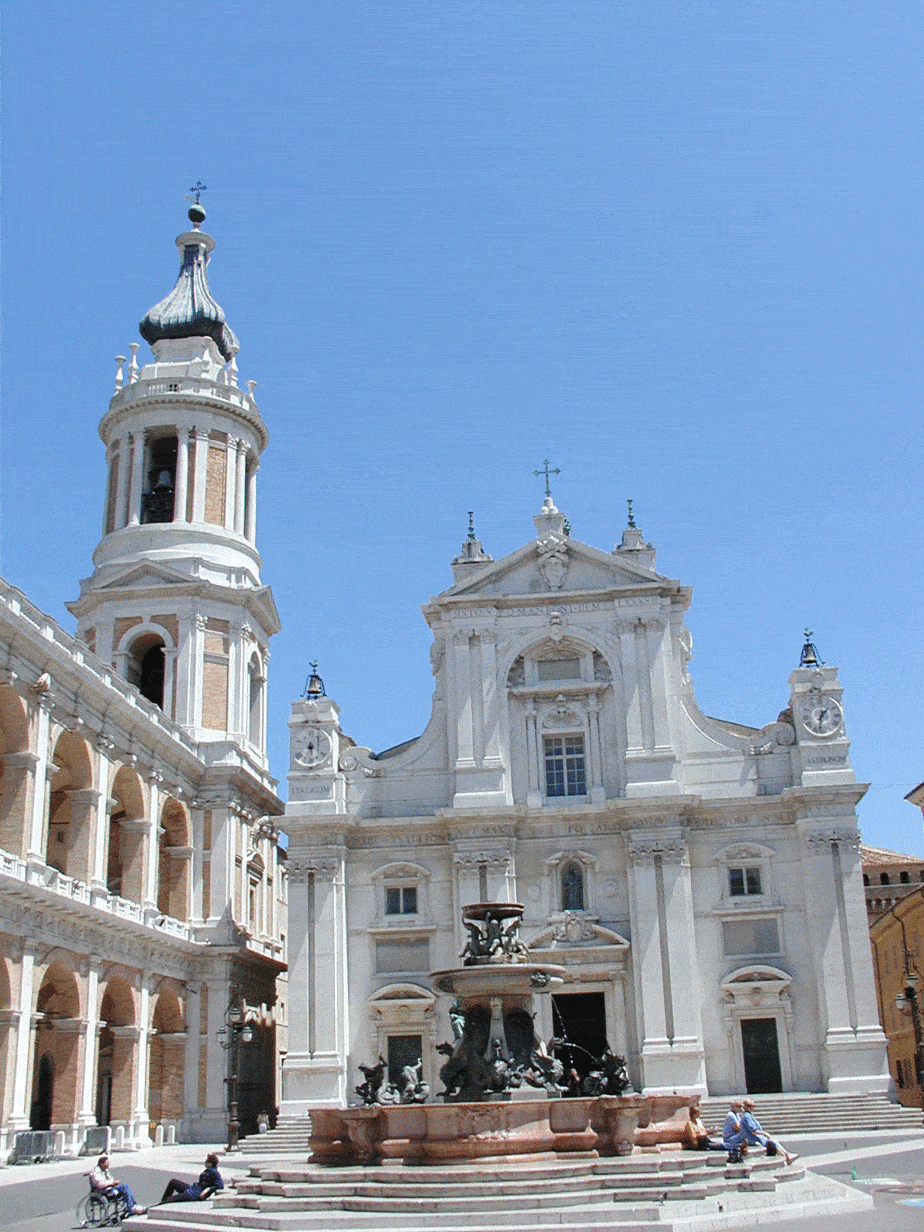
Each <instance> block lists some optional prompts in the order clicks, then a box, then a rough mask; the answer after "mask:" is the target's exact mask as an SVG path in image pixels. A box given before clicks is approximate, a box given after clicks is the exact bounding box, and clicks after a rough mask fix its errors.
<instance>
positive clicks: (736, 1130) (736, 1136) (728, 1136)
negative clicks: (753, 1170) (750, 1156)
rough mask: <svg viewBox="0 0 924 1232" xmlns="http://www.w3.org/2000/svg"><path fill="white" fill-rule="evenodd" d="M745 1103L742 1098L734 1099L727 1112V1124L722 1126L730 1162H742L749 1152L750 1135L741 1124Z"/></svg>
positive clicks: (723, 1138)
mask: <svg viewBox="0 0 924 1232" xmlns="http://www.w3.org/2000/svg"><path fill="white" fill-rule="evenodd" d="M743 1111H744V1105H743V1104H742V1102H741V1100H740V1099H733V1100H732V1101H731V1103H730V1104H729V1106H728V1112H726V1114H725V1124H724V1125H723V1127H722V1145H723V1146H724V1147H725V1150H726V1151H728V1162H729V1163H730V1164H740V1163H742V1162H743V1161H744V1157H745V1155H746V1154H747V1153H748V1136H747V1133H746V1132H745V1130H744V1129H743V1128H742V1125H741V1114H742V1112H743Z"/></svg>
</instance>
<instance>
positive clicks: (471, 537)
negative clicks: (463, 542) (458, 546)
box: [468, 509, 475, 543]
mask: <svg viewBox="0 0 924 1232" xmlns="http://www.w3.org/2000/svg"><path fill="white" fill-rule="evenodd" d="M468 541H469V543H474V542H475V514H474V512H473V511H472V510H471V509H469V511H468Z"/></svg>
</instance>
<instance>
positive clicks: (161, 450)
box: [141, 436, 177, 523]
mask: <svg viewBox="0 0 924 1232" xmlns="http://www.w3.org/2000/svg"><path fill="white" fill-rule="evenodd" d="M176 455H177V438H176V437H175V436H157V437H154V438H153V439H152V440H151V441H149V442H148V464H147V467H146V468H145V490H144V494H143V495H142V497H141V521H142V522H143V523H148V522H172V521H173V498H174V493H175V490H176Z"/></svg>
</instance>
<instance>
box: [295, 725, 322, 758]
mask: <svg viewBox="0 0 924 1232" xmlns="http://www.w3.org/2000/svg"><path fill="white" fill-rule="evenodd" d="M329 754H330V740H329V739H328V737H327V735H326V734H325V733H324V732H323V731H321V729H320V728H318V727H303V728H301V729H300V730H299V731H297V732H295V734H294V735H293V736H292V760H293V761H294V762H295V763H296V764H297V765H299V766H317V765H320V763H321V762H323V761H325V760H326V759H327V757H328V756H329Z"/></svg>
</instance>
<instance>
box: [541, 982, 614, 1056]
mask: <svg viewBox="0 0 924 1232" xmlns="http://www.w3.org/2000/svg"><path fill="white" fill-rule="evenodd" d="M552 1024H553V1027H554V1030H555V1034H556V1035H557V1036H558V1038H559V1039H561V1040H564V1048H559V1049H557V1050H556V1055H557V1057H558V1059H559V1060H560V1061H561V1062H562V1064H563V1065H564V1066H565V1068H566V1069H576V1070H577V1072H578V1073H579V1074H580V1075H581V1077H583V1076H584V1075H585V1074H589V1073H590V1071H591V1070H592V1069H595V1068H596V1066H595V1064H594V1062H595V1061H596V1059H597V1058H598V1057H600V1056H602V1054H603V1051H604V1049H605V1048H606V1047H607V1040H606V1006H605V1004H604V1000H603V993H602V992H577V993H559V994H558V995H557V996H553V997H552Z"/></svg>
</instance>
